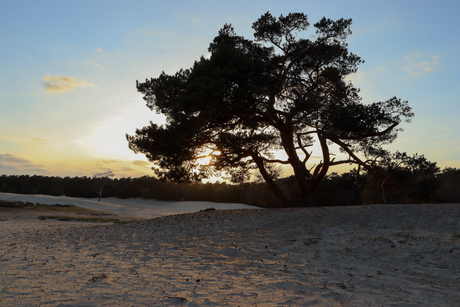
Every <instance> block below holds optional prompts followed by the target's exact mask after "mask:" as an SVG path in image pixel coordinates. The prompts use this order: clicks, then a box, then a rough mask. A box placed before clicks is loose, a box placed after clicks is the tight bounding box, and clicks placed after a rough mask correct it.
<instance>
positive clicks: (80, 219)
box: [38, 215, 136, 223]
mask: <svg viewBox="0 0 460 307" xmlns="http://www.w3.org/2000/svg"><path fill="white" fill-rule="evenodd" d="M38 218H39V219H41V220H46V219H54V220H58V221H77V222H99V223H132V222H136V220H127V221H122V220H119V219H102V218H91V217H74V216H53V215H46V216H45V215H40V216H39V217H38Z"/></svg>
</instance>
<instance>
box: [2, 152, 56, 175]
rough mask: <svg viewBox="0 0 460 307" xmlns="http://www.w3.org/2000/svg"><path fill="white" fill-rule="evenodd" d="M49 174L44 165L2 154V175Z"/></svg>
mask: <svg viewBox="0 0 460 307" xmlns="http://www.w3.org/2000/svg"><path fill="white" fill-rule="evenodd" d="M30 173H33V174H49V172H48V171H47V170H46V169H45V167H44V166H43V165H40V164H34V163H32V162H31V161H29V160H26V159H22V158H19V157H16V156H14V155H12V154H9V153H5V154H0V174H7V175H20V174H30Z"/></svg>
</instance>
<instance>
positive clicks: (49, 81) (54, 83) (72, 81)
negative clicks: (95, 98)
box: [42, 75, 95, 92]
mask: <svg viewBox="0 0 460 307" xmlns="http://www.w3.org/2000/svg"><path fill="white" fill-rule="evenodd" d="M42 84H43V87H44V88H45V90H47V91H50V92H67V91H70V90H75V89H76V88H77V87H87V86H95V85H94V84H92V83H90V82H87V81H85V80H83V79H79V78H75V77H52V76H50V75H46V76H44V77H43V80H42Z"/></svg>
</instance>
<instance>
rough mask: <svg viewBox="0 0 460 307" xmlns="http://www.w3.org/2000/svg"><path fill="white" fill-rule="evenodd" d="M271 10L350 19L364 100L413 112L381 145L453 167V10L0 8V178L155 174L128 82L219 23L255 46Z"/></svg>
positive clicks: (178, 57) (455, 5) (404, 2)
mask: <svg viewBox="0 0 460 307" xmlns="http://www.w3.org/2000/svg"><path fill="white" fill-rule="evenodd" d="M267 11H270V12H271V13H272V14H273V15H274V16H279V15H280V14H284V15H286V14H288V13H290V12H304V13H306V14H307V15H308V16H309V21H310V23H311V24H313V23H315V22H316V21H318V20H319V19H320V18H322V17H323V16H326V17H328V18H332V19H338V18H342V17H343V18H352V19H353V26H352V30H353V35H352V36H350V37H349V40H348V42H349V49H350V51H351V52H353V53H355V54H357V55H359V56H361V57H362V59H364V60H365V63H364V64H363V65H361V67H360V69H359V71H358V72H357V73H356V74H355V75H354V76H352V77H351V79H352V80H353V82H354V84H355V85H356V86H357V87H359V88H361V94H362V96H363V101H364V102H374V101H383V100H387V99H389V98H391V97H393V96H397V97H399V98H401V99H403V100H408V101H409V103H410V105H411V106H412V108H413V111H414V112H415V117H414V119H413V121H412V123H411V124H403V125H402V127H403V128H404V130H405V131H404V132H402V133H400V135H399V138H398V139H397V140H396V141H395V142H394V143H393V144H391V145H389V146H388V147H387V148H388V149H389V150H392V151H396V150H399V151H405V152H407V153H408V154H411V155H412V154H415V153H419V154H424V155H425V156H426V157H427V158H428V159H429V160H431V161H435V162H437V163H438V165H439V166H441V167H460V124H459V122H460V121H459V120H458V117H459V116H460V103H459V102H460V101H459V98H458V97H459V92H460V91H459V87H460V73H459V72H460V64H459V57H458V54H460V38H459V34H458V29H460V22H459V21H458V15H459V13H460V2H459V1H456V0H453V1H443V0H441V1H423V0H418V1H408V0H398V1H392V0H387V1H369V0H367V1H327V0H325V1H309V0H304V1H289V0H285V1H250V0H247V1H215V0H214V1H173V0H169V1H116V0H112V1H97V0H96V1H83V0H80V1H70V0H68V1H46V0H43V1H21V0H16V1H7V0H0V38H1V43H0V175H1V174H7V175H20V174H29V175H33V174H40V175H56V176H91V175H93V174H94V173H96V172H100V171H105V170H108V169H110V170H113V171H114V173H115V174H116V175H117V177H122V176H126V177H127V176H131V177H137V176H142V175H152V171H151V170H150V165H149V163H147V161H146V159H145V157H144V156H142V155H135V154H134V153H132V152H130V150H129V149H128V146H127V142H126V140H125V134H126V133H128V134H133V133H134V131H135V129H136V128H141V127H143V126H145V125H148V123H149V121H150V120H152V121H154V122H158V123H162V121H163V118H162V117H161V116H160V115H157V114H155V113H154V112H151V111H150V110H149V109H148V108H147V107H146V106H145V103H144V101H143V100H142V95H141V94H139V93H137V91H136V87H135V82H136V80H140V81H143V80H145V79H146V78H151V77H157V76H158V75H159V74H160V73H161V72H162V71H165V72H166V73H170V74H172V73H175V72H176V71H177V70H179V69H180V68H189V67H190V66H191V65H192V64H193V62H194V61H195V60H197V59H199V57H200V56H202V55H206V54H207V48H208V45H209V43H210V42H211V41H212V39H213V38H214V37H215V36H216V35H217V32H218V30H219V29H220V28H221V27H222V26H223V25H224V24H225V23H231V24H232V25H233V26H234V28H235V30H236V32H237V33H238V34H239V35H243V36H245V37H247V38H252V29H251V25H252V23H253V22H254V21H255V20H256V19H257V18H259V17H260V16H261V15H262V14H263V13H265V12H267ZM310 34H314V29H310V33H309V32H307V35H310Z"/></svg>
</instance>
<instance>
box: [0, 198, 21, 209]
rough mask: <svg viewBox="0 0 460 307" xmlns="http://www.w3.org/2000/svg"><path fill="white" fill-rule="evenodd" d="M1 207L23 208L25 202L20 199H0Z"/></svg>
mask: <svg viewBox="0 0 460 307" xmlns="http://www.w3.org/2000/svg"><path fill="white" fill-rule="evenodd" d="M0 207H1V208H25V207H26V204H25V203H23V202H20V201H8V200H0Z"/></svg>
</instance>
